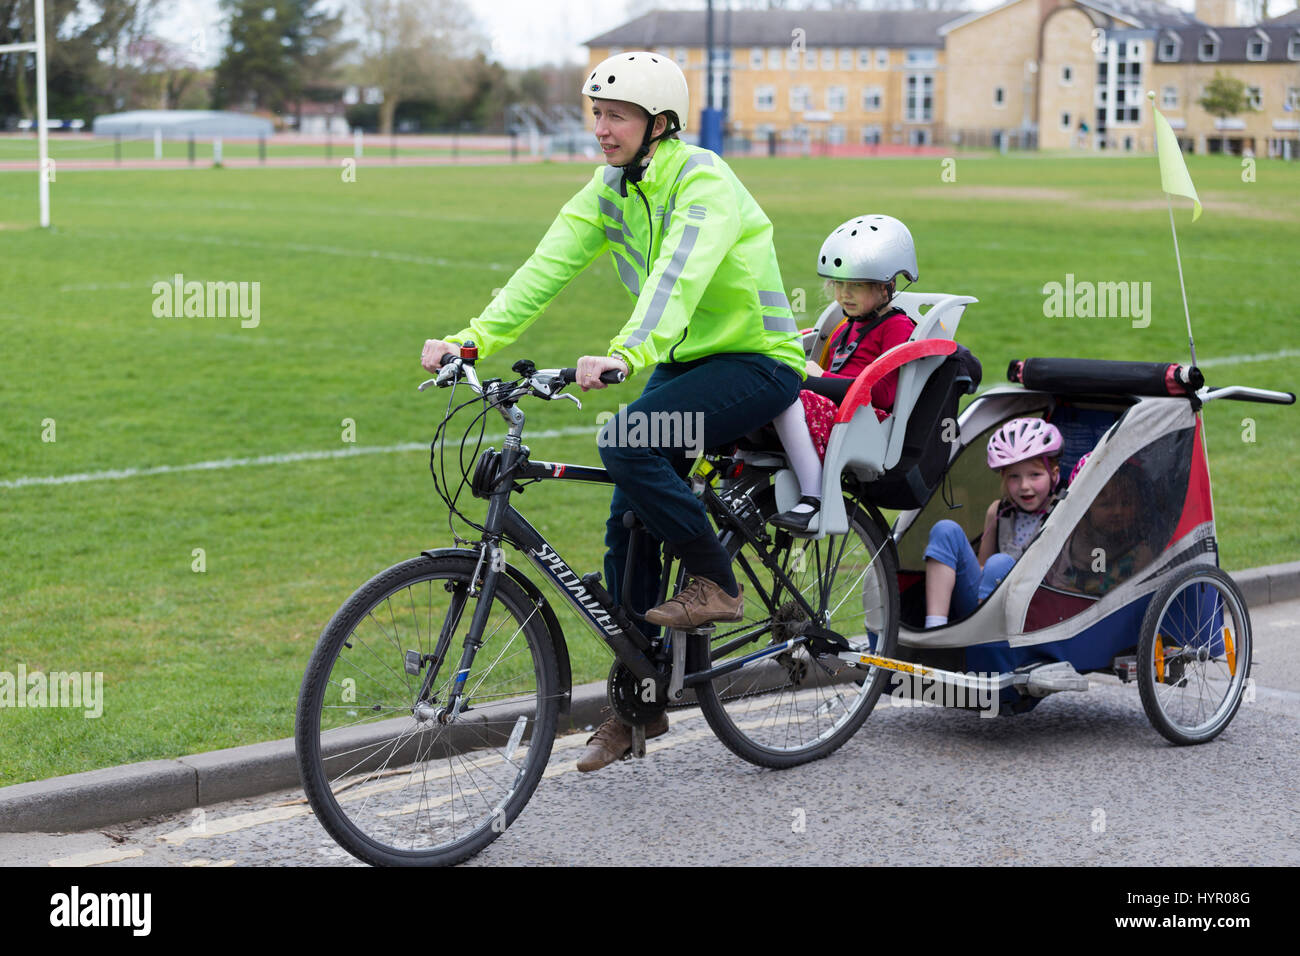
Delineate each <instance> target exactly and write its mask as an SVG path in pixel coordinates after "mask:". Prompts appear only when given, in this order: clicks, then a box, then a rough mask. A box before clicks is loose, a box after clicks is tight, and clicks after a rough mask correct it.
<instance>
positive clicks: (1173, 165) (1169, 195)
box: [1147, 90, 1217, 561]
mask: <svg viewBox="0 0 1300 956" xmlns="http://www.w3.org/2000/svg"><path fill="white" fill-rule="evenodd" d="M1147 99H1148V100H1150V101H1151V113H1152V119H1153V120H1154V125H1155V132H1156V160H1157V161H1158V162H1159V164H1160V188H1161V189H1162V190H1163V191H1164V194H1165V201H1166V203H1167V204H1168V206H1169V231H1170V232H1171V233H1173V236H1174V262H1176V263H1177V264H1178V286H1179V288H1180V289H1182V293H1183V316H1184V317H1185V318H1186V319H1187V347H1188V348H1189V349H1190V350H1191V353H1192V365H1193V366H1195V365H1196V343H1195V342H1194V341H1193V340H1192V313H1191V310H1189V309H1188V307H1187V283H1186V281H1185V280H1184V279H1183V257H1182V254H1181V253H1180V252H1179V251H1178V229H1177V228H1176V227H1175V226H1174V200H1173V197H1174V194H1175V193H1177V194H1178V195H1179V196H1186V197H1187V198H1188V199H1190V200H1191V201H1192V202H1193V203H1195V206H1196V210H1195V212H1193V213H1192V222H1195V221H1196V220H1197V219H1199V218H1200V215H1201V199H1200V197H1199V196H1198V195H1197V194H1196V187H1195V186H1194V185H1192V177H1191V176H1189V175H1188V173H1187V163H1186V162H1184V160H1183V151H1182V149H1181V148H1180V147H1179V145H1178V137H1177V136H1175V135H1174V130H1173V127H1171V126H1170V125H1169V121H1168V120H1167V119H1165V117H1164V115H1163V114H1162V113H1161V112H1160V111H1159V110H1158V109H1156V92H1155V90H1148V91H1147ZM1196 423H1197V425H1198V426H1199V428H1198V433H1199V435H1200V439H1201V458H1202V461H1203V462H1204V465H1205V476H1206V491H1207V493H1208V494H1209V497H1210V515H1211V518H1210V520H1211V521H1213V520H1214V519H1213V515H1214V483H1213V482H1212V481H1210V480H1209V478H1210V443H1209V435H1208V429H1207V428H1206V427H1205V416H1204V415H1203V414H1201V409H1200V408H1199V407H1198V408H1197V409H1196ZM1216 561H1217V558H1216Z"/></svg>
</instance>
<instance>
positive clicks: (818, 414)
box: [799, 388, 839, 461]
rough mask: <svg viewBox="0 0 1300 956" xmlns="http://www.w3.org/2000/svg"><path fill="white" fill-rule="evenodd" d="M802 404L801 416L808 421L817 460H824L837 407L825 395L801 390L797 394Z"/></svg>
mask: <svg viewBox="0 0 1300 956" xmlns="http://www.w3.org/2000/svg"><path fill="white" fill-rule="evenodd" d="M799 400H800V401H801V402H803V415H804V418H805V419H807V421H808V434H809V435H811V436H812V441H813V447H814V448H816V449H817V459H818V460H819V461H825V460H826V443H827V442H828V441H830V440H831V425H832V424H833V423H834V421H835V413H836V412H837V411H838V410H839V406H838V405H836V404H835V403H834V402H832V401H831V400H830V399H829V398H827V397H826V396H825V395H818V394H817V393H816V392H810V391H808V389H806V388H805V389H803V390H802V391H800V392H799Z"/></svg>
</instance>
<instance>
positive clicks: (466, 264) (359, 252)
mask: <svg viewBox="0 0 1300 956" xmlns="http://www.w3.org/2000/svg"><path fill="white" fill-rule="evenodd" d="M81 235H83V236H86V237H88V238H93V239H113V240H123V239H125V240H128V241H132V242H141V241H146V240H147V241H150V242H193V243H202V244H205V245H210V246H242V247H244V248H248V249H288V250H289V251H290V252H310V253H316V254H319V255H326V256H343V257H345V258H348V259H387V260H389V261H390V262H407V263H411V264H413V265H417V266H443V267H445V268H451V269H488V270H490V271H493V272H501V271H504V270H505V269H506V265H505V264H504V263H501V262H481V261H477V260H464V259H444V258H442V257H441V256H416V255H412V254H411V253H409V252H389V251H387V250H383V249H347V248H343V247H341V246H314V245H308V244H307V243H303V242H258V241H256V240H253V239H227V238H223V237H221V236H194V235H187V234H184V233H172V234H170V235H163V234H159V233H147V234H144V233H122V232H94V231H90V232H84V233H81Z"/></svg>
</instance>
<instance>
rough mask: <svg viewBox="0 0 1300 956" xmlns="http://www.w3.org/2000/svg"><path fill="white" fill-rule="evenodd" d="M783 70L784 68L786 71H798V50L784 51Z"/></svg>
mask: <svg viewBox="0 0 1300 956" xmlns="http://www.w3.org/2000/svg"><path fill="white" fill-rule="evenodd" d="M785 68H786V69H787V70H797V69H799V51H798V50H786V51H785Z"/></svg>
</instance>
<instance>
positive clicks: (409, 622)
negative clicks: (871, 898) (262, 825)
mask: <svg viewBox="0 0 1300 956" xmlns="http://www.w3.org/2000/svg"><path fill="white" fill-rule="evenodd" d="M462 356H463V357H461V358H452V357H450V356H449V357H448V359H449V361H447V364H446V365H444V367H443V368H442V370H441V371H440V372H439V374H438V376H437V377H436V378H434V379H430V380H428V381H426V382H424V383H422V384H421V385H420V390H421V391H423V390H424V389H425V388H427V387H428V386H430V385H435V384H436V385H438V386H441V387H448V386H450V387H452V389H453V391H452V396H451V398H450V399H449V402H448V413H447V415H446V416H445V417H444V418H443V420H442V422H441V423H440V425H439V427H438V431H437V433H436V434H435V439H434V444H433V450H434V453H431V458H430V465H431V468H432V467H433V461H434V457H435V453H436V451H437V449H438V447H439V437H441V440H442V447H443V448H444V451H445V446H446V428H447V425H448V423H449V422H450V421H451V419H452V417H453V416H454V415H455V414H456V412H457V411H459V410H460V409H461V408H464V407H467V406H469V405H472V404H476V403H477V404H481V405H482V409H481V410H480V412H479V416H478V417H477V418H476V419H475V420H476V421H478V420H479V419H481V418H483V417H484V416H486V414H487V412H488V411H490V410H491V409H494V408H495V409H496V410H497V411H499V412H500V414H501V415H502V416H503V417H504V418H505V420H506V422H507V424H508V426H509V430H508V433H507V435H506V437H505V439H504V441H503V443H502V449H501V450H500V451H496V450H495V449H494V448H488V449H487V450H486V451H483V452H482V453H481V454H478V456H477V460H476V462H475V465H474V467H473V472H472V475H471V474H470V472H469V470H468V469H467V468H465V467H464V460H463V456H464V452H465V446H466V441H462V444H461V463H462V468H461V476H462V486H461V487H462V488H463V487H464V486H465V485H468V487H469V489H470V490H471V492H472V494H473V495H474V496H476V497H478V498H483V499H486V500H487V501H488V509H487V517H486V519H485V520H484V523H483V524H481V525H479V524H476V523H474V522H472V521H469V519H468V518H466V517H465V516H464V515H463V514H461V513H460V512H459V511H458V509H457V507H456V502H457V500H458V497H459V494H460V491H461V488H458V489H457V492H456V495H455V496H454V497H449V495H448V493H447V492H445V491H444V490H443V489H442V487H441V486H439V493H440V494H441V495H442V497H443V500H444V502H446V503H447V504H448V506H449V507H450V509H451V512H452V513H453V514H457V515H459V516H460V517H461V518H462V519H463V520H465V521H467V522H469V523H470V524H473V525H474V527H475V528H477V529H478V530H479V531H480V532H481V538H480V540H479V541H478V542H477V543H476V544H475V545H474V546H473V547H458V548H440V549H435V550H429V551H425V552H422V553H421V555H420V556H419V557H416V558H412V559H411V560H408V561H405V562H403V563H401V564H398V565H396V566H394V567H391V568H389V569H387V570H385V571H383V572H381V573H379V574H378V575H376V576H375V577H374V578H372V579H371V580H370V581H368V582H367V583H365V584H363V585H362V586H361V587H360V588H359V589H358V590H357V591H356V592H355V593H354V594H353V595H352V596H351V597H350V598H349V599H348V600H347V601H346V602H345V603H344V604H343V606H342V607H340V608H339V610H338V611H337V612H336V613H335V614H334V616H333V617H332V618H331V619H330V621H329V623H328V624H327V625H326V627H325V629H324V631H323V632H322V634H321V637H320V640H319V641H318V643H317V645H316V648H315V651H314V653H313V654H312V657H311V660H310V662H309V663H308V666H307V670H306V673H305V674H304V677H303V684H302V689H301V693H300V695H299V702H298V708H297V726H296V740H295V742H296V749H297V754H298V760H299V766H300V772H301V776H302V781H303V788H304V790H305V791H306V794H307V798H308V800H309V801H310V803H311V806H312V808H313V810H314V811H315V813H316V816H317V819H319V820H320V822H321V824H322V825H323V826H324V827H325V829H326V830H327V831H328V832H329V833H330V835H331V836H332V837H333V838H334V839H335V840H336V841H337V842H338V843H339V844H340V845H341V846H342V847H343V848H344V849H346V850H347V851H348V852H349V853H351V854H353V855H354V856H356V857H358V858H359V859H361V860H364V861H366V862H368V863H372V864H377V865H445V864H453V863H458V862H460V861H462V860H464V859H466V858H468V857H470V856H472V855H474V854H475V853H478V852H479V851H481V850H482V849H483V848H484V847H485V846H487V845H488V844H489V843H491V842H492V841H493V840H494V839H496V838H497V837H498V836H499V835H500V834H501V833H503V832H504V831H505V830H506V828H507V827H509V825H510V824H511V823H512V822H513V821H514V820H515V819H516V817H517V816H518V815H519V813H520V812H521V811H522V809H523V807H524V805H525V804H526V803H527V802H528V800H529V798H530V797H531V796H532V794H533V791H534V790H535V788H536V787H537V785H538V782H539V781H540V779H541V776H542V773H543V771H544V769H545V768H546V765H547V761H548V760H549V758H550V754H551V748H552V742H553V739H554V737H555V733H556V727H557V721H558V716H559V714H560V713H561V712H567V711H568V709H569V701H570V694H571V681H572V677H571V673H570V666H569V657H568V649H567V645H566V643H565V635H564V632H563V630H562V629H561V627H560V625H559V622H558V619H557V618H556V615H555V613H554V610H553V609H552V608H551V606H550V604H549V603H548V602H547V600H546V599H545V597H544V596H543V595H542V592H541V590H540V589H539V588H538V587H537V585H536V584H535V583H533V581H532V580H530V579H529V577H528V576H526V575H525V574H524V573H523V572H522V571H521V570H520V569H519V568H517V567H515V566H514V565H512V564H510V563H509V562H508V561H506V558H505V552H504V550H503V545H504V544H509V545H512V546H513V547H514V548H516V549H517V550H518V551H520V552H521V553H523V554H524V555H525V556H526V557H527V558H528V559H529V560H530V562H531V563H532V565H533V567H534V568H535V569H536V570H537V571H539V572H540V573H541V574H542V576H543V577H545V578H546V579H547V580H549V581H550V582H551V584H552V585H553V586H554V587H555V589H556V590H557V591H558V593H559V594H561V595H562V596H563V597H564V598H565V600H566V601H567V602H568V604H569V605H570V607H572V609H573V610H574V611H575V613H576V614H577V615H578V617H579V618H580V619H581V620H583V621H584V622H585V623H586V624H587V625H588V626H589V627H590V628H591V629H592V630H593V631H594V632H595V634H596V635H597V637H599V638H600V639H601V640H602V641H603V642H604V643H605V644H607V645H608V646H609V648H610V649H611V650H612V651H613V653H614V656H615V661H614V664H613V666H612V668H611V670H610V674H609V679H608V697H609V702H610V705H611V707H612V709H613V711H614V713H615V714H616V715H618V717H619V718H620V719H622V720H624V721H625V722H626V723H628V724H631V725H632V726H633V728H634V747H633V755H634V756H644V725H645V724H646V723H648V722H649V721H650V720H652V719H654V718H655V717H657V716H658V715H659V714H661V713H662V712H663V710H664V709H665V708H666V707H669V706H673V707H678V706H686V705H689V704H690V703H691V700H692V696H693V697H694V700H695V702H696V703H698V705H699V707H700V709H701V711H702V712H703V715H704V717H705V720H706V721H707V722H708V724H709V726H710V727H711V728H712V729H713V731H714V732H715V734H716V735H717V736H718V737H719V739H721V741H722V742H723V743H724V744H725V745H726V746H727V747H728V748H730V749H731V750H732V751H733V752H734V753H736V754H737V755H739V756H740V757H743V758H744V759H746V760H749V761H751V762H753V763H756V764H759V765H761V766H766V767H773V768H781V767H791V766H795V765H797V764H801V763H804V762H807V761H810V760H815V759H818V758H820V757H824V756H826V755H827V754H829V753H831V752H832V751H834V750H835V749H836V748H838V747H840V746H841V745H842V744H843V743H844V742H845V741H847V740H848V739H849V738H850V737H851V736H852V735H853V734H854V733H855V732H856V731H857V730H858V728H859V727H860V726H861V725H862V723H863V721H865V720H866V718H867V716H868V715H869V714H870V712H871V710H872V708H873V707H874V706H875V704H876V701H877V700H878V699H879V697H880V694H881V691H882V689H883V687H884V684H885V681H886V679H887V671H885V670H883V669H880V668H878V667H875V666H872V665H870V664H867V663H865V662H864V656H870V655H875V656H885V657H887V656H888V655H890V654H892V652H893V650H894V647H895V644H896V641H897V635H898V616H899V609H898V587H897V579H896V574H897V571H896V567H897V563H896V562H897V557H896V554H895V552H894V548H893V543H892V540H891V539H890V538H889V534H888V530H887V525H886V524H885V521H884V519H883V517H881V515H880V514H879V512H878V511H876V510H875V509H874V508H873V507H871V506H870V505H869V504H863V503H861V502H859V501H857V500H855V498H854V497H851V496H846V500H845V506H846V509H847V511H848V514H849V517H850V524H849V532H848V533H847V534H843V535H831V536H823V537H821V538H813V537H794V536H792V535H791V534H790V533H788V532H785V531H769V529H768V528H767V526H766V519H767V518H768V517H770V516H771V515H773V514H775V513H776V510H777V509H776V503H775V491H774V488H773V476H774V475H775V473H776V471H777V470H778V468H779V467H781V466H783V465H784V462H783V460H782V459H781V458H779V457H778V456H775V455H768V456H766V457H763V456H762V455H759V456H757V457H753V456H751V457H750V458H749V459H748V460H747V461H741V460H737V459H735V458H733V457H730V456H728V455H727V454H724V453H706V454H705V455H703V456H701V458H700V459H699V461H698V463H697V466H696V468H695V469H694V471H693V472H692V474H691V476H690V480H691V481H692V485H693V488H694V490H695V491H696V493H697V494H699V495H700V497H701V499H702V501H703V502H704V505H705V507H706V509H707V510H708V512H709V514H710V516H711V517H712V519H713V521H714V522H715V524H716V525H717V526H718V528H719V529H720V534H721V536H722V537H721V540H722V543H723V544H724V546H725V547H726V548H727V550H728V552H729V553H730V554H731V555H733V560H734V561H735V564H736V567H737V577H738V578H739V579H740V580H742V581H743V582H744V583H745V585H746V591H747V594H746V601H745V605H746V613H745V619H744V620H743V621H741V622H739V623H737V624H728V625H718V626H713V625H706V626H705V627H703V628H700V629H697V630H694V631H686V632H677V631H672V630H669V631H667V632H666V633H663V634H659V635H656V634H654V631H653V629H651V628H649V627H648V626H647V625H644V624H643V623H642V624H641V625H639V624H638V623H637V621H636V620H634V617H633V615H632V614H631V613H630V612H629V610H628V609H626V608H624V607H621V606H617V605H616V604H615V603H614V601H613V600H612V598H611V597H610V595H609V593H608V592H607V591H606V590H605V588H604V586H603V585H602V583H601V580H600V577H601V576H600V574H599V573H598V572H592V573H590V574H586V575H582V576H579V574H578V573H577V572H576V571H574V570H573V569H572V568H571V567H570V566H569V564H568V563H566V562H565V561H564V559H563V558H562V557H561V555H560V554H559V552H558V551H557V550H556V549H555V548H554V547H553V546H552V545H551V544H550V542H548V541H547V540H546V539H545V538H544V537H543V536H542V535H541V534H540V533H538V532H537V531H536V530H535V529H534V528H533V527H532V526H531V525H530V524H529V523H528V521H527V520H526V519H525V518H524V517H523V515H521V514H520V513H519V512H518V511H516V510H515V509H514V507H513V506H512V505H511V498H512V496H513V495H514V494H515V493H517V492H518V491H519V490H521V489H522V488H523V487H525V485H526V484H532V483H536V482H541V481H582V482H592V483H603V484H610V483H611V480H610V478H609V476H608V474H607V473H606V472H605V470H604V469H603V468H598V467H590V466H584V465H571V464H562V463H553V462H547V461H539V460H534V459H533V458H532V457H531V453H530V451H529V449H528V448H527V446H525V445H524V444H523V442H522V438H523V433H524V423H525V416H524V413H523V412H522V411H521V410H520V409H519V408H518V405H519V403H520V401H522V400H523V399H524V398H526V397H533V398H537V399H540V400H547V401H554V400H558V399H561V398H563V399H569V400H571V401H573V402H575V404H577V405H578V407H579V408H581V403H580V402H579V401H578V399H577V398H576V397H574V396H572V395H566V394H563V391H562V390H563V389H564V387H565V386H566V385H568V384H570V383H572V381H573V376H574V370H573V369H545V370H538V369H536V367H535V366H534V365H533V364H532V363H531V362H528V361H521V362H517V363H516V364H515V365H514V367H513V370H514V372H515V373H516V374H518V375H519V376H520V377H519V378H518V379H516V380H512V381H502V380H499V379H490V380H488V381H486V382H482V381H480V380H479V378H478V376H477V373H476V371H475V368H474V350H473V349H472V347H471V346H470V345H469V344H468V343H467V345H466V346H465V347H464V348H463V349H462ZM620 378H621V376H619V375H618V373H616V372H607V373H605V376H602V379H603V380H604V381H606V382H609V383H613V382H614V381H617V380H619V379H620ZM462 381H463V382H464V383H466V384H467V385H468V386H469V388H470V389H471V390H472V391H473V393H474V395H475V396H476V398H475V399H473V400H471V401H469V402H466V403H464V405H462V406H459V407H457V408H452V405H453V403H454V400H455V387H456V386H457V384H458V383H460V382H462ZM467 435H468V432H467ZM481 435H482V432H481V431H480V446H481V443H482V437H481ZM446 458H447V456H446V454H445V453H444V454H443V456H442V462H443V465H444V469H445V463H446ZM444 475H445V471H444ZM434 477H435V483H436V482H437V472H436V471H435V474H434ZM628 521H629V527H631V528H632V531H631V533H632V535H633V541H632V546H631V547H630V548H629V561H628V568H627V570H628V576H629V577H630V575H631V573H632V572H633V570H634V568H633V562H634V560H635V555H636V554H637V553H638V540H637V538H638V536H639V535H642V534H646V533H648V532H646V531H645V530H644V529H643V528H641V527H640V526H639V525H638V524H637V522H636V521H635V519H634V516H631V513H629V516H628ZM471 543H472V542H471ZM674 563H675V562H674V559H673V555H672V554H671V553H670V552H669V551H668V549H665V555H664V560H663V562H662V571H661V575H660V584H659V591H660V600H663V599H664V598H665V597H666V596H667V593H668V587H669V585H670V584H672V583H676V584H677V585H678V586H680V585H681V584H682V583H683V581H682V572H681V571H680V570H678V571H677V573H676V574H674ZM466 611H469V614H468V617H469V621H468V622H466V620H465V619H466V617H467V615H466ZM457 644H459V648H460V649H459V655H458V657H455V658H453V656H452V654H453V651H454V650H455V649H456V646H457Z"/></svg>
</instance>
